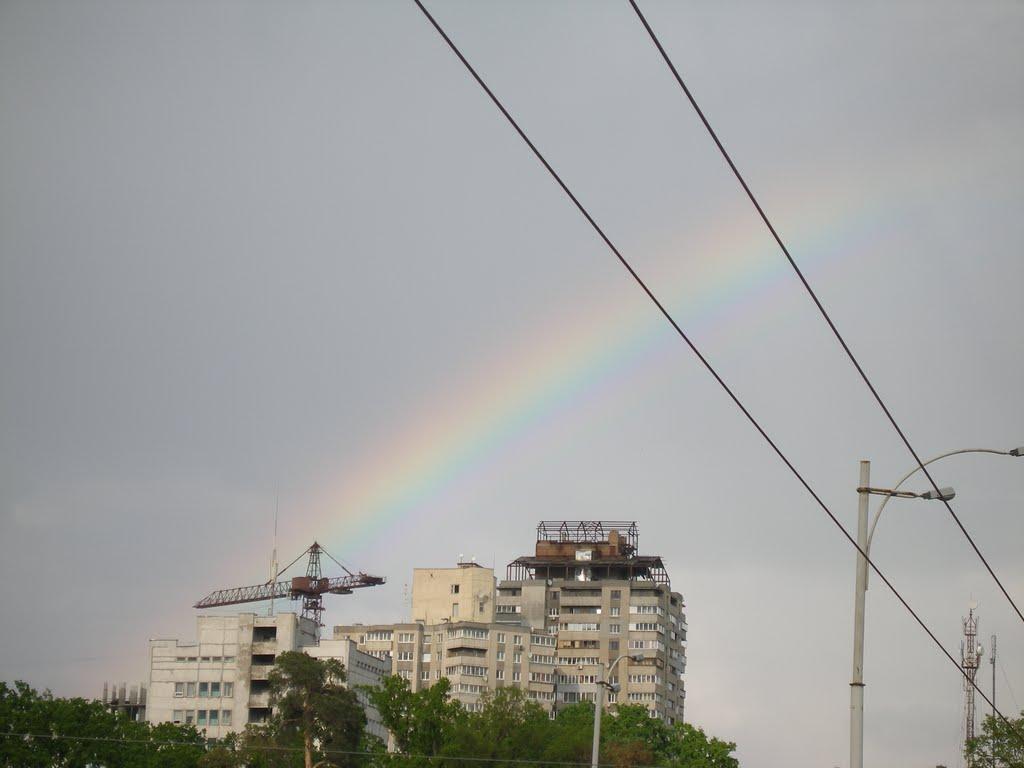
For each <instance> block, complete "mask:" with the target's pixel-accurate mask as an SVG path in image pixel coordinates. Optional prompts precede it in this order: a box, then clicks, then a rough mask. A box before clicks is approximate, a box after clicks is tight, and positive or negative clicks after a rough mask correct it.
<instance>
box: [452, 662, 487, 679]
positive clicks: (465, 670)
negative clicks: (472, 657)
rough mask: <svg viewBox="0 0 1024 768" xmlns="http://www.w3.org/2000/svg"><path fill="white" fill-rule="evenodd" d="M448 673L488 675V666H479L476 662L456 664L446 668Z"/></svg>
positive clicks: (474, 675) (475, 675) (476, 675)
mask: <svg viewBox="0 0 1024 768" xmlns="http://www.w3.org/2000/svg"><path fill="white" fill-rule="evenodd" d="M444 673H445V674H446V675H459V674H462V675H471V676H473V677H487V667H478V666H476V665H475V664H454V665H452V666H450V667H445V668H444Z"/></svg>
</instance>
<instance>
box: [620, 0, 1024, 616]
mask: <svg viewBox="0 0 1024 768" xmlns="http://www.w3.org/2000/svg"><path fill="white" fill-rule="evenodd" d="M629 4H630V5H631V6H633V10H634V11H636V15H637V18H639V19H640V22H641V23H642V24H643V25H644V29H646V30H647V34H648V35H649V36H650V38H651V41H652V42H653V43H654V45H655V47H656V48H657V49H658V52H659V53H661V57H662V58H663V59H664V60H665V63H666V64H667V65H668V68H669V69H670V70H671V71H672V75H673V76H674V77H675V79H676V82H677V83H679V87H680V88H682V89H683V93H685V94H686V98H687V99H688V100H689V102H690V104H691V105H692V106H693V109H694V111H696V113H697V116H698V117H700V120H701V122H702V123H704V127H705V128H707V130H708V133H709V134H710V135H711V138H712V139H713V140H714V142H715V145H716V146H717V147H718V151H719V152H721V153H722V157H723V158H725V162H726V163H728V164H729V168H731V169H732V172H733V175H734V176H735V177H736V180H737V181H738V182H739V183H740V186H742V187H743V191H744V192H746V193H747V197H748V198H750V202H751V203H753V205H754V208H756V209H757V212H758V214H759V215H760V216H761V220H762V221H763V222H764V224H765V226H766V227H768V231H769V232H771V235H772V237H773V238H775V242H776V243H778V245H779V248H781V249H782V252H783V254H785V256H786V261H788V262H789V265H790V266H791V267H792V268H793V271H794V272H796V275H797V277H799V278H800V282H801V283H803V286H804V289H805V290H806V291H807V293H808V294H809V295H810V297H811V298H812V299H813V300H814V304H815V306H816V307H817V308H818V311H819V312H820V313H821V316H822V317H823V318H825V322H826V323H828V327H829V328H831V329H832V333H833V335H834V336H835V337H836V339H837V340H838V341H839V344H840V345H841V346H842V348H843V351H845V352H846V356H847V357H848V358H850V362H851V363H853V367H854V368H856V369H857V373H859V374H860V377H861V379H863V381H864V383H865V384H866V385H867V387H868V389H869V390H870V391H871V394H872V395H873V396H874V398H875V401H876V402H877V403H878V405H879V406H880V407H881V408H882V411H883V412H884V413H885V416H886V418H887V419H888V420H889V423H890V424H892V427H893V429H895V430H896V434H898V435H899V436H900V440H902V441H903V445H905V446H906V447H907V450H908V451H910V455H911V456H913V457H914V461H916V462H917V466H918V468H919V469H920V470H921V471H922V472H924V475H925V477H927V478H928V482H929V483H931V484H932V488H934V489H935V492H936V493H937V494H939V496H938V498H939V500H941V501H942V503H943V504H945V505H946V509H947V510H949V514H950V515H952V517H953V520H955V521H956V524H957V526H958V527H959V528H960V531H961V533H963V535H964V536H965V537H966V538H967V541H968V542H970V544H971V548H972V549H973V550H974V553H975V554H976V555H977V556H978V557H979V558H980V559H981V562H982V563H984V564H985V568H986V569H987V570H988V572H989V574H990V575H991V576H992V578H993V579H995V582H996V584H998V585H999V589H1000V590H1001V591H1002V593H1003V595H1005V596H1006V599H1007V600H1009V601H1010V605H1012V606H1013V610H1014V611H1016V612H1017V616H1018V617H1019V618H1020V620H1021V621H1024V613H1021V610H1020V608H1018V607H1017V603H1016V602H1014V600H1013V598H1012V597H1010V593H1009V592H1007V591H1006V587H1004V586H1003V582H1002V581H1000V579H999V577H998V576H996V572H995V571H994V570H993V569H992V566H991V565H989V563H988V560H986V559H985V556H984V555H983V554H981V550H980V549H978V545H977V544H976V543H975V542H974V538H973V537H972V536H971V534H970V533H968V532H967V528H966V527H965V526H964V524H963V522H961V520H960V517H959V516H958V515H957V514H956V512H954V511H953V507H952V506H951V505H950V503H949V501H948V500H947V499H945V498H944V497H943V496H942V493H941V491H940V490H939V486H938V483H936V482H935V478H933V477H932V475H931V473H930V472H929V471H928V469H927V468H926V467H925V465H924V462H923V461H921V457H920V455H918V453H917V451H915V450H914V447H913V446H912V445H911V444H910V440H908V439H907V435H906V434H905V433H904V431H903V430H902V429H901V428H900V425H899V424H898V423H897V422H896V419H895V417H894V416H893V415H892V412H891V411H890V410H889V408H888V406H886V404H885V402H884V401H883V400H882V396H881V395H879V394H878V390H877V389H875V385H874V384H872V383H871V379H869V378H868V375H867V373H865V372H864V368H863V367H861V364H860V362H859V361H858V360H857V358H856V356H855V355H854V354H853V350H851V349H850V345H849V344H847V343H846V339H844V338H843V335H842V334H841V333H840V332H839V328H837V327H836V324H835V323H834V322H833V321H832V318H831V316H830V315H829V313H828V311H827V310H826V309H825V306H824V305H823V304H822V303H821V300H820V299H819V298H818V295H817V294H816V293H815V292H814V289H813V288H811V284H810V283H809V282H808V281H807V278H806V277H804V273H803V271H801V269H800V267H799V266H798V265H797V263H796V260H795V259H794V258H793V257H792V255H790V253H789V248H787V247H786V244H785V243H784V242H782V238H781V237H780V236H779V233H778V232H777V231H776V229H775V227H774V226H772V223H771V221H769V220H768V216H767V214H766V213H765V212H764V209H763V208H762V207H761V204H760V203H759V202H758V201H757V198H756V197H754V193H753V192H752V191H751V190H750V187H749V186H748V185H747V182H746V180H745V179H744V178H743V175H742V174H741V173H740V171H739V169H738V168H737V167H736V164H735V163H734V162H733V161H732V157H730V156H729V153H728V152H727V151H726V149H725V145H723V144H722V141H721V140H720V139H719V138H718V134H716V133H715V129H714V128H712V127H711V123H710V122H708V119H707V117H705V115H704V112H703V110H702V109H701V108H700V107H699V106H698V105H697V100H696V99H694V98H693V94H692V93H690V89H689V88H687V87H686V83H684V82H683V78H682V77H680V75H679V71H678V70H677V69H676V67H675V64H673V63H672V59H671V58H669V55H668V53H667V52H666V51H665V47H664V46H663V45H662V44H661V41H660V40H659V39H658V36H657V35H655V34H654V30H653V29H651V25H650V24H649V23H648V22H647V18H646V17H645V16H644V14H643V12H642V11H641V10H640V6H638V5H637V4H636V0H629Z"/></svg>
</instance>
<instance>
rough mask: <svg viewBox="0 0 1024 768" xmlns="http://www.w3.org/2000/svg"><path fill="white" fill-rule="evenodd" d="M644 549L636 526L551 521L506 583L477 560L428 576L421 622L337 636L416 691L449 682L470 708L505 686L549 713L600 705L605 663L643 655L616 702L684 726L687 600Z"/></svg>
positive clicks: (416, 617) (419, 587) (621, 672)
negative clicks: (387, 665)
mask: <svg viewBox="0 0 1024 768" xmlns="http://www.w3.org/2000/svg"><path fill="white" fill-rule="evenodd" d="M638 543H639V542H638V532H637V527H636V524H635V523H633V522H618V521H616V522H605V521H558V522H554V523H550V522H542V523H541V524H540V525H539V526H538V528H537V539H536V544H535V550H534V553H533V554H532V555H529V556H524V557H520V558H517V559H516V560H514V561H513V562H512V563H510V564H509V566H508V569H507V574H506V578H505V579H504V580H503V581H502V582H501V583H500V584H497V585H495V581H494V573H493V571H492V570H491V569H489V568H481V567H480V566H478V565H476V564H475V563H460V564H459V565H458V566H457V567H456V568H431V569H417V570H416V571H415V573H414V576H413V606H412V619H413V620H412V621H410V622H409V623H402V624H380V625H372V626H364V625H359V624H356V625H347V626H337V627H335V628H334V637H335V638H336V639H345V640H351V641H354V642H355V643H357V645H358V648H359V649H360V650H362V651H365V652H366V653H368V654H370V655H372V656H375V657H377V658H379V659H381V660H384V661H387V662H389V663H390V664H391V671H392V673H393V674H397V675H400V676H401V677H404V678H405V679H407V680H409V682H410V685H411V686H412V688H413V690H418V689H420V688H423V687H427V686H430V685H432V684H433V683H434V682H436V681H437V680H439V679H440V678H441V677H447V678H448V679H449V680H450V681H451V684H452V693H453V696H454V697H455V698H456V699H458V700H460V701H462V702H463V703H464V704H465V705H466V706H467V707H469V708H470V709H473V708H475V707H477V706H478V705H479V701H480V695H481V694H482V693H483V692H484V691H486V690H493V689H495V688H498V687H500V686H502V685H515V686H518V687H521V688H523V689H524V690H525V691H526V692H527V695H528V696H529V697H530V698H532V699H534V700H536V701H537V702H538V703H540V704H541V705H542V706H544V707H545V708H547V709H549V710H551V709H555V708H557V707H558V706H560V705H565V704H571V703H575V702H578V701H593V700H594V698H595V692H596V681H597V679H598V675H599V674H600V668H599V665H608V664H610V663H611V662H613V661H614V660H615V659H616V658H618V657H619V656H620V655H624V654H625V655H629V656H640V657H642V660H640V661H632V660H630V659H629V658H626V659H623V660H622V661H621V662H620V663H619V665H618V667H617V668H616V670H615V673H614V674H613V675H612V677H611V680H610V682H613V683H617V684H618V685H619V686H620V690H619V691H618V693H617V694H616V693H610V694H609V695H608V696H607V697H606V702H607V703H608V704H609V705H613V704H616V703H618V702H623V703H629V704H641V705H643V706H645V707H646V708H647V709H648V710H649V712H650V714H651V716H652V717H659V718H663V719H664V720H665V721H666V722H668V723H670V724H671V723H675V722H680V721H682V719H683V710H684V705H685V689H684V685H683V673H684V672H685V670H686V629H687V626H686V616H685V614H684V613H683V607H684V604H683V597H682V595H681V594H679V593H678V592H673V591H672V588H671V583H670V580H669V577H668V573H667V572H666V570H665V566H664V563H663V562H662V560H661V557H659V556H657V555H642V554H639V553H638ZM492 596H493V597H492ZM456 606H457V608H456ZM491 606H493V608H492V607H491ZM467 611H468V613H467ZM452 613H457V614H458V615H457V616H452V615H451V614H452Z"/></svg>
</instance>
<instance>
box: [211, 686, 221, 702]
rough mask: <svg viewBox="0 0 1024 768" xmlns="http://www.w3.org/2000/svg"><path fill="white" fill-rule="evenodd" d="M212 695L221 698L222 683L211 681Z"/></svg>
mask: <svg viewBox="0 0 1024 768" xmlns="http://www.w3.org/2000/svg"><path fill="white" fill-rule="evenodd" d="M210 696H211V697H213V698H220V683H210Z"/></svg>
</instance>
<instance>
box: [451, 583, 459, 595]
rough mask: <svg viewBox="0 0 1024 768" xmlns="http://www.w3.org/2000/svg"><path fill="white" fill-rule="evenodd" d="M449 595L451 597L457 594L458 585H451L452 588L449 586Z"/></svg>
mask: <svg viewBox="0 0 1024 768" xmlns="http://www.w3.org/2000/svg"><path fill="white" fill-rule="evenodd" d="M451 593H452V594H453V595H457V594H459V585H458V584H452V586H451Z"/></svg>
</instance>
